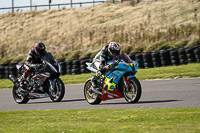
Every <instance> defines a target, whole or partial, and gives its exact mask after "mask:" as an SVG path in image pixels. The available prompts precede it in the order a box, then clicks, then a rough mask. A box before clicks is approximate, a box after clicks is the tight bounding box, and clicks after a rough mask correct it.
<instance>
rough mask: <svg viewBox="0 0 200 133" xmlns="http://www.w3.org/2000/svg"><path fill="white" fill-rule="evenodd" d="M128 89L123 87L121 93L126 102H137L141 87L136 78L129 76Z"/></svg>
mask: <svg viewBox="0 0 200 133" xmlns="http://www.w3.org/2000/svg"><path fill="white" fill-rule="evenodd" d="M129 82H130V84H129V85H128V90H127V89H126V88H125V87H123V95H124V98H125V100H126V101H127V102H128V103H137V102H138V101H139V99H140V97H141V94H142V88H141V85H140V82H139V81H138V79H137V78H130V80H129Z"/></svg>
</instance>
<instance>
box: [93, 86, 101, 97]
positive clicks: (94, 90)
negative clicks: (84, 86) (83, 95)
mask: <svg viewBox="0 0 200 133" xmlns="http://www.w3.org/2000/svg"><path fill="white" fill-rule="evenodd" d="M92 91H93V92H94V93H95V94H97V95H102V93H101V92H100V91H98V90H96V89H94V88H93V87H92Z"/></svg>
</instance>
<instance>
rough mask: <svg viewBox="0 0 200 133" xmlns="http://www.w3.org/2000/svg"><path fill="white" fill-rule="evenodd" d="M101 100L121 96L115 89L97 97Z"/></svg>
mask: <svg viewBox="0 0 200 133" xmlns="http://www.w3.org/2000/svg"><path fill="white" fill-rule="evenodd" d="M98 97H99V98H100V99H101V100H109V99H116V98H122V97H123V95H122V94H121V92H119V90H117V89H115V90H114V91H108V92H106V93H104V94H103V95H102V96H98Z"/></svg>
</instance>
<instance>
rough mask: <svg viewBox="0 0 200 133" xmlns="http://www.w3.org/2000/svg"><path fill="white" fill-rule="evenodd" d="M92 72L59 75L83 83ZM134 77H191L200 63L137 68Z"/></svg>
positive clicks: (1, 83)
mask: <svg viewBox="0 0 200 133" xmlns="http://www.w3.org/2000/svg"><path fill="white" fill-rule="evenodd" d="M93 75H94V73H88V74H80V75H64V76H61V79H62V80H63V82H64V84H78V83H85V82H86V80H87V79H88V78H90V77H92V76H93ZM136 77H137V78H138V79H139V80H144V79H157V78H160V79H167V78H172V79H173V78H185V77H186V78H192V77H200V63H193V64H187V65H180V66H167V67H158V68H149V69H138V73H137V74H136ZM12 86H13V84H12V82H11V81H10V80H8V79H1V80H0V89H2V88H12Z"/></svg>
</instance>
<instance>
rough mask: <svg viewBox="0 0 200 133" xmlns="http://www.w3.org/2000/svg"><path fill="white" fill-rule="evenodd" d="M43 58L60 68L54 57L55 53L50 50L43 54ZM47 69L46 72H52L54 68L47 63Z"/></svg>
mask: <svg viewBox="0 0 200 133" xmlns="http://www.w3.org/2000/svg"><path fill="white" fill-rule="evenodd" d="M43 60H45V61H47V62H49V63H50V64H51V65H52V66H54V67H55V68H56V69H58V65H57V62H56V60H55V59H54V57H53V55H52V54H51V53H50V52H48V53H46V54H45V55H44V56H43ZM44 69H45V71H46V72H52V68H51V67H50V66H49V65H45V68H44Z"/></svg>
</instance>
